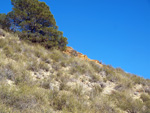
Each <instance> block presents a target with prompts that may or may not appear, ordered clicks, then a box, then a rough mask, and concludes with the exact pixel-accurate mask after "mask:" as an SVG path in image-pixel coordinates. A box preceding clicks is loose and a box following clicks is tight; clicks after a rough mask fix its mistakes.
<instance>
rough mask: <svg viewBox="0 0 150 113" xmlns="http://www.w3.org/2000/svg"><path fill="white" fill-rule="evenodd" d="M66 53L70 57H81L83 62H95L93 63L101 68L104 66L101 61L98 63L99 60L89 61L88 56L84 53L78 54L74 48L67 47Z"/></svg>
mask: <svg viewBox="0 0 150 113" xmlns="http://www.w3.org/2000/svg"><path fill="white" fill-rule="evenodd" d="M64 53H65V54H67V55H70V56H75V57H79V58H81V59H83V60H88V61H93V62H95V63H97V64H99V65H100V66H103V65H102V62H100V61H98V60H92V59H89V58H88V57H87V55H84V54H82V53H80V52H77V51H76V50H74V49H73V48H72V47H67V48H66V50H65V51H64Z"/></svg>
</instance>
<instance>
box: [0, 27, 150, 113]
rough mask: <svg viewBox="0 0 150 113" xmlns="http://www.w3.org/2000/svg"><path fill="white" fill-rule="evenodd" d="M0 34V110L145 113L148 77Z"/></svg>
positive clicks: (149, 109) (149, 102)
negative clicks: (146, 78) (144, 77)
mask: <svg viewBox="0 0 150 113" xmlns="http://www.w3.org/2000/svg"><path fill="white" fill-rule="evenodd" d="M1 32H2V33H1V34H2V35H1V34H0V111H1V112H2V113H8V112H9V113H19V112H21V113H150V80H145V79H143V78H141V77H138V76H136V75H133V74H129V73H125V72H124V71H123V70H122V69H120V68H116V69H115V68H113V67H111V66H109V65H99V64H97V63H95V62H93V61H90V60H83V59H82V58H79V57H75V56H71V55H67V54H66V53H64V52H61V51H58V50H46V49H45V48H43V47H42V46H40V45H33V44H31V43H26V42H24V41H21V40H19V38H18V37H17V36H15V34H10V33H7V32H5V31H2V30H1Z"/></svg>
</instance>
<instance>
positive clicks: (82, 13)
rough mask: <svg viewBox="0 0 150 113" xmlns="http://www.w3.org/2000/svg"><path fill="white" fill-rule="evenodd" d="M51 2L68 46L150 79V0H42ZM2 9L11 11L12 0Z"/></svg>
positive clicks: (90, 56) (1, 11)
mask: <svg viewBox="0 0 150 113" xmlns="http://www.w3.org/2000/svg"><path fill="white" fill-rule="evenodd" d="M40 1H44V2H46V4H47V5H49V6H50V10H51V12H52V14H53V15H54V17H55V19H56V23H57V25H58V26H59V30H60V31H63V32H64V36H66V37H67V38H68V42H69V44H68V46H71V47H73V48H74V49H75V50H77V51H79V52H81V53H83V54H86V55H87V56H88V57H89V58H91V59H97V60H100V61H102V62H103V63H104V64H110V65H112V66H113V67H121V68H122V69H123V70H125V71H126V72H130V73H134V74H137V75H139V76H142V77H144V78H149V79H150V0H40ZM0 7H1V9H0V13H7V12H9V11H11V8H12V6H11V3H10V0H4V1H2V2H1V4H0Z"/></svg>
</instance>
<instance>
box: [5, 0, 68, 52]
mask: <svg viewBox="0 0 150 113" xmlns="http://www.w3.org/2000/svg"><path fill="white" fill-rule="evenodd" d="M11 3H12V5H13V10H12V11H11V12H9V13H8V14H7V16H8V17H9V22H10V24H11V27H10V28H11V29H12V30H13V31H15V32H16V31H17V32H20V37H21V38H22V39H27V40H30V41H32V42H34V43H40V44H41V45H43V46H45V47H46V48H58V49H61V50H64V49H65V47H66V44H67V43H68V42H67V38H65V37H63V32H61V31H58V26H57V25H56V21H55V19H54V16H53V15H52V13H51V12H50V8H49V6H47V5H46V4H45V2H40V1H38V0H11Z"/></svg>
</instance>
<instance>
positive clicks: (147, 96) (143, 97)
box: [141, 93, 150, 102]
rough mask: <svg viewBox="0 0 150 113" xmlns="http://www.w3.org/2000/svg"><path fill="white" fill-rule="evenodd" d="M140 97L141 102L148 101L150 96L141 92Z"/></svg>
mask: <svg viewBox="0 0 150 113" xmlns="http://www.w3.org/2000/svg"><path fill="white" fill-rule="evenodd" d="M141 99H142V100H143V102H146V101H150V96H149V95H147V94H144V93H143V94H141Z"/></svg>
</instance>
